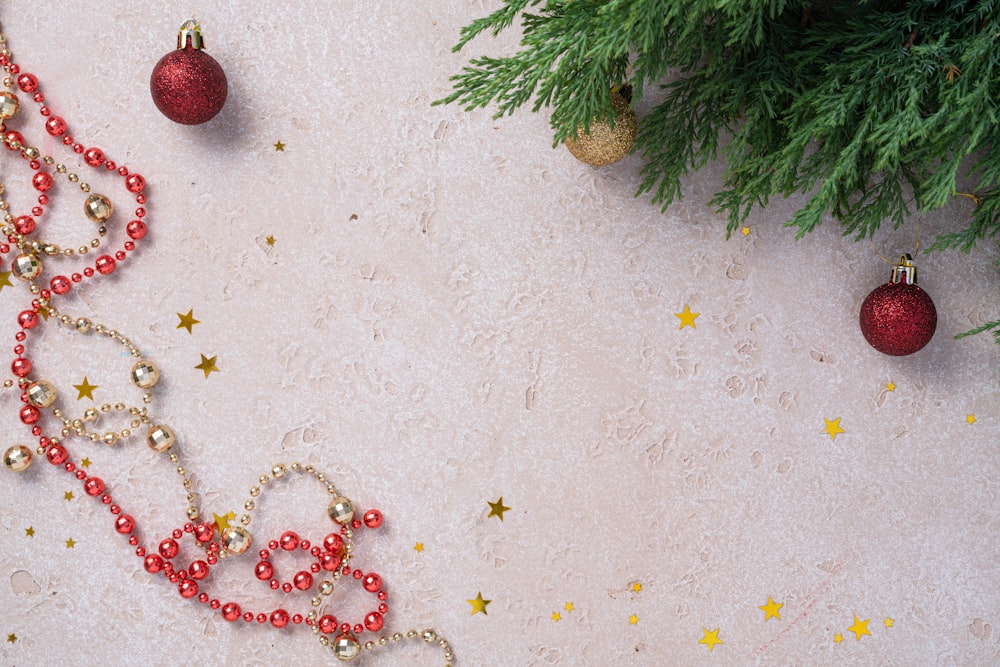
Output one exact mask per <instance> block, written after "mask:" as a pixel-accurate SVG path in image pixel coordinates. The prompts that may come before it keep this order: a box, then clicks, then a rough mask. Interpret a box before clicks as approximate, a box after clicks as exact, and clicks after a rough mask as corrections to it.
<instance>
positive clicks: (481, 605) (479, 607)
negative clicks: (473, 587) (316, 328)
mask: <svg viewBox="0 0 1000 667" xmlns="http://www.w3.org/2000/svg"><path fill="white" fill-rule="evenodd" d="M466 602H468V603H469V604H471V605H472V613H471V614H470V616H475V615H476V614H479V613H482V614H483V616H489V614H487V613H486V605H488V604H489V603H491V602H493V600H484V599H483V594H482V593H477V594H476V597H474V598H472V599H471V600H466Z"/></svg>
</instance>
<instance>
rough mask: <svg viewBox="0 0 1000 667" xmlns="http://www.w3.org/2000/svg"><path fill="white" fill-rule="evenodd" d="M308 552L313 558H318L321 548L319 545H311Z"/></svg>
mask: <svg viewBox="0 0 1000 667" xmlns="http://www.w3.org/2000/svg"><path fill="white" fill-rule="evenodd" d="M309 553H310V554H311V555H312V557H313V558H319V555H320V554H321V553H323V550H322V549H320V548H319V547H313V548H312V549H310V550H309Z"/></svg>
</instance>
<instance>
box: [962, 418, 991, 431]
mask: <svg viewBox="0 0 1000 667" xmlns="http://www.w3.org/2000/svg"><path fill="white" fill-rule="evenodd" d="M965 421H966V422H967V423H968V424H969V426H972V425H973V424H975V423H976V415H965ZM987 430H988V429H987Z"/></svg>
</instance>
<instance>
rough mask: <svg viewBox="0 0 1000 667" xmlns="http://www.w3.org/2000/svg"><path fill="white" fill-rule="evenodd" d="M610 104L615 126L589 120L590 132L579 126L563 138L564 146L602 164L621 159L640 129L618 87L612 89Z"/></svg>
mask: <svg viewBox="0 0 1000 667" xmlns="http://www.w3.org/2000/svg"><path fill="white" fill-rule="evenodd" d="M611 106H613V107H614V109H615V113H616V114H617V115H618V117H617V118H616V119H615V126H614V128H612V127H611V124H610V123H609V122H608V121H603V120H601V121H598V120H595V121H593V122H591V123H590V128H589V133H584V128H583V127H579V128H577V130H576V137H575V138H573V137H570V138H568V139H566V148H568V149H569V152H570V153H572V154H573V157H575V158H576V159H577V160H580V161H581V162H586V163H587V164H590V165H593V166H595V167H603V166H604V165H608V164H611V163H612V162H617V161H618V160H621V159H622V158H623V157H625V156H626V155H628V153H629V151H630V150H632V145H633V144H634V143H635V135H636V131H637V130H638V129H639V125H638V122H637V121H636V119H635V112H634V111H633V110H632V107H631V106H629V103H628V102H627V101H626V100H625V98H624V97H622V96H621V94H620V93H619V92H618V91H617V90H612V91H611Z"/></svg>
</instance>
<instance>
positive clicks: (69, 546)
mask: <svg viewBox="0 0 1000 667" xmlns="http://www.w3.org/2000/svg"><path fill="white" fill-rule="evenodd" d="M75 547H76V540H74V539H73V538H72V537H71V538H69V539H68V540H66V548H67V549H73V548H75Z"/></svg>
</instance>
